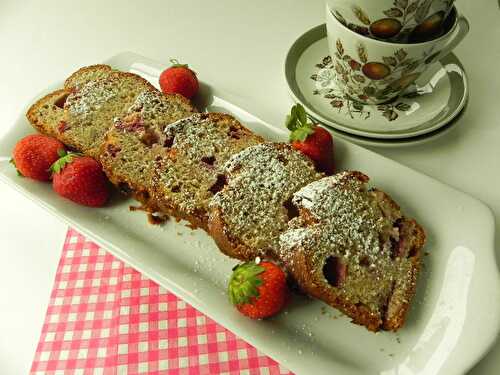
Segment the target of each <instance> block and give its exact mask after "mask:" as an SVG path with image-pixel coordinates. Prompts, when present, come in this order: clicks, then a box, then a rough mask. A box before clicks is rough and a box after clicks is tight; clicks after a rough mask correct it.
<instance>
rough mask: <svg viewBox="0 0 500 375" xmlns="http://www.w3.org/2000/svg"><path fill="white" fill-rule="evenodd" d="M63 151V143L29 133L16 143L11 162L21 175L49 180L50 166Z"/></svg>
mask: <svg viewBox="0 0 500 375" xmlns="http://www.w3.org/2000/svg"><path fill="white" fill-rule="evenodd" d="M63 152H64V145H63V144H62V143H61V142H59V141H58V140H57V139H54V138H51V137H47V136H46V135H41V134H31V135H28V136H26V137H24V138H23V139H21V140H20V141H19V142H17V143H16V146H15V147H14V152H13V153H12V160H11V162H12V164H14V165H15V167H16V169H17V171H18V172H19V174H21V175H22V176H25V177H29V178H33V179H35V180H39V181H49V180H50V178H51V172H50V166H51V165H52V164H53V163H54V162H55V161H56V160H57V159H59V154H60V153H63Z"/></svg>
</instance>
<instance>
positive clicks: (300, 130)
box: [285, 103, 315, 142]
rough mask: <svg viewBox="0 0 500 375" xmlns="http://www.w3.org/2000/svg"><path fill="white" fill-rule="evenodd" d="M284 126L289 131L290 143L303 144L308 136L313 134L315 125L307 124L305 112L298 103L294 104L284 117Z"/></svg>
mask: <svg viewBox="0 0 500 375" xmlns="http://www.w3.org/2000/svg"><path fill="white" fill-rule="evenodd" d="M285 125H286V127H287V129H288V130H290V131H291V133H290V141H301V142H303V141H305V140H306V138H307V137H308V136H309V135H310V134H312V133H314V127H315V125H314V124H313V123H311V122H308V118H307V113H306V110H305V109H304V107H303V106H302V105H301V104H299V103H297V104H295V105H294V106H293V107H292V109H291V111H290V114H289V115H287V116H286V122H285Z"/></svg>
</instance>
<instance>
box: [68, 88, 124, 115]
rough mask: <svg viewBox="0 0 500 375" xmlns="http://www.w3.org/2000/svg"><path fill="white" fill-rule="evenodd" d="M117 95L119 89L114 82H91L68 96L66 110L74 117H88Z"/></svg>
mask: <svg viewBox="0 0 500 375" xmlns="http://www.w3.org/2000/svg"><path fill="white" fill-rule="evenodd" d="M117 93H118V87H117V85H115V84H114V83H113V81H109V80H98V81H90V82H88V83H87V84H85V85H84V86H82V87H81V89H80V90H78V91H76V92H74V93H72V94H70V95H69V96H68V99H67V100H66V103H65V108H67V109H68V111H69V112H70V114H71V115H73V116H77V117H86V116H88V115H89V114H91V113H92V112H94V111H96V110H98V109H99V108H101V106H102V105H103V104H104V103H106V102H107V101H109V100H110V99H112V98H114V97H115V96H116V95H117Z"/></svg>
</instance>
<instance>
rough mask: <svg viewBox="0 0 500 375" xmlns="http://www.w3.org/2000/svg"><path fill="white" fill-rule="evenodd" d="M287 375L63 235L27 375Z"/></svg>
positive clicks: (74, 235) (77, 238)
mask: <svg viewBox="0 0 500 375" xmlns="http://www.w3.org/2000/svg"><path fill="white" fill-rule="evenodd" d="M140 373H146V374H167V373H168V374H169V375H177V374H283V373H286V374H289V372H288V371H287V370H286V369H284V368H283V367H281V366H280V365H279V364H277V363H276V362H275V361H273V360H272V359H270V358H269V357H266V356H265V355H264V354H263V353H260V352H259V351H258V350H256V349H255V348H254V347H252V346H251V345H249V344H247V343H246V342H244V341H243V340H241V339H239V338H238V337H236V336H235V335H234V334H233V333H231V332H229V331H228V330H226V329H225V328H224V327H222V326H220V325H219V324H217V323H216V322H214V321H213V320H211V319H209V318H208V317H206V316H205V315H203V314H201V313H200V312H199V311H197V310H196V309H194V308H193V307H191V306H189V305H187V304H186V303H185V302H184V301H182V300H180V299H179V298H177V297H176V296H174V295H173V294H171V293H169V292H168V291H167V290H165V289H164V288H162V287H160V286H159V285H157V284H155V283H154V282H153V281H151V280H149V279H147V278H146V277H144V276H143V275H141V274H140V273H139V272H137V271H135V270H134V269H132V268H130V267H128V266H127V265H125V264H124V263H123V262H121V261H119V260H118V259H116V258H115V257H113V256H112V255H111V254H109V253H107V252H106V251H104V250H103V249H101V248H99V246H97V245H96V244H94V243H92V242H90V241H88V240H87V239H85V237H83V236H82V235H80V234H79V233H78V232H76V231H74V230H72V229H70V230H69V231H68V233H67V236H66V240H65V243H64V248H63V252H62V256H61V260H60V262H59V267H58V269H57V275H56V280H55V284H54V288H53V290H52V295H51V298H50V303H49V307H48V309H47V315H46V317H45V323H44V325H43V329H42V334H41V337H40V342H39V344H38V347H37V350H36V354H35V359H34V361H33V365H32V368H31V374H65V375H66V374H140Z"/></svg>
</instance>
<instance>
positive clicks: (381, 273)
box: [279, 171, 425, 331]
mask: <svg viewBox="0 0 500 375" xmlns="http://www.w3.org/2000/svg"><path fill="white" fill-rule="evenodd" d="M367 182H368V177H367V176H365V175H364V174H362V173H361V172H356V171H350V172H342V173H339V174H337V175H335V176H330V177H325V178H322V179H321V180H318V181H315V182H313V183H311V184H309V185H307V186H305V187H303V188H302V189H301V190H299V191H298V192H296V193H295V194H294V196H293V204H294V205H295V206H296V207H297V209H298V211H299V216H298V217H296V218H294V219H292V220H291V221H290V222H289V223H288V227H289V229H288V230H287V231H286V232H284V233H283V234H282V235H281V237H280V254H279V258H280V259H281V260H282V261H283V262H284V264H285V266H286V268H287V269H288V271H289V272H290V273H291V275H292V276H293V277H294V279H295V280H296V281H297V283H298V285H299V286H300V288H302V289H303V290H304V291H305V292H306V293H308V294H309V295H311V296H313V297H316V298H318V299H320V300H322V301H324V302H326V303H327V304H329V305H331V306H333V307H335V308H338V309H339V310H341V311H342V312H343V313H345V314H346V315H348V316H349V317H350V318H351V319H352V321H353V322H354V323H357V324H361V325H364V326H365V327H366V328H367V329H369V330H371V331H378V330H380V329H384V330H392V331H395V330H397V329H399V328H400V327H401V326H402V325H403V324H404V322H405V318H406V314H407V312H408V309H409V306H410V302H411V299H412V297H413V295H414V294H415V287H416V282H417V275H418V273H419V270H420V257H421V249H422V247H423V246H424V243H425V233H424V230H423V229H422V227H421V226H420V225H419V224H418V223H417V222H416V221H415V220H413V219H408V218H406V217H404V216H403V215H402V213H401V210H400V208H399V206H398V205H397V204H396V203H395V202H394V201H393V200H392V199H391V198H390V197H389V196H388V195H387V194H386V193H384V192H382V191H380V190H377V189H368V188H367Z"/></svg>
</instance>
